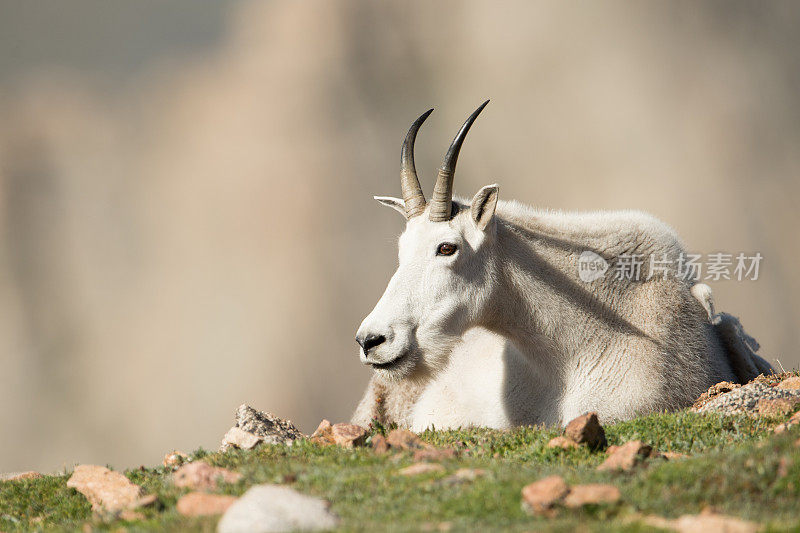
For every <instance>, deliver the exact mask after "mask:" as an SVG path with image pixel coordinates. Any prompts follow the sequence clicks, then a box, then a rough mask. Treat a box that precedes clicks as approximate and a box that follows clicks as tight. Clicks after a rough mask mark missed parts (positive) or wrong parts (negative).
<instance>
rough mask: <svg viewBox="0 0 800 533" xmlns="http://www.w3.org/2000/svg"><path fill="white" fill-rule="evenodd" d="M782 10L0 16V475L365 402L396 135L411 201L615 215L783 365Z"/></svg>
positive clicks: (214, 439)
mask: <svg viewBox="0 0 800 533" xmlns="http://www.w3.org/2000/svg"><path fill="white" fill-rule="evenodd" d="M799 30H800V4H797V3H794V2H789V1H787V2H750V1H746V2H730V1H724V2H723V1H719V2H694V1H684V2H647V3H632V2H618V3H613V2H603V3H591V2H590V3H586V2H579V3H574V2H571V3H561V2H555V1H554V2H535V3H532V2H518V3H515V2H466V3H463V2H458V3H456V2H403V3H394V4H390V3H384V2H381V3H375V2H370V1H367V0H364V1H350V2H342V1H336V2H322V1H320V2H245V1H235V2H234V1H228V2H195V1H193V0H173V1H171V2H168V3H163V2H157V1H155V0H146V1H145V0H140V1H137V2H116V1H112V2H109V1H106V0H92V1H89V0H72V1H70V2H59V1H57V0H49V1H40V2H15V1H11V0H0V434H1V435H2V438H0V471H9V470H21V469H42V470H45V471H49V470H55V469H59V468H62V467H64V466H71V465H72V464H73V463H75V462H93V463H97V464H107V463H108V464H111V465H114V466H116V467H129V466H135V465H138V464H140V463H144V464H153V463H156V462H158V461H160V460H161V458H162V457H163V455H164V453H166V452H167V451H169V450H171V449H173V448H178V449H183V450H186V451H191V450H193V449H195V448H196V447H198V446H203V447H205V448H207V449H208V448H215V447H216V446H218V444H219V440H220V438H221V437H222V435H223V434H224V433H225V431H226V430H227V429H228V428H229V427H230V426H231V425H232V423H233V415H234V411H235V409H236V407H237V406H238V405H239V404H241V403H245V402H246V403H249V404H251V405H253V406H254V407H256V408H259V409H262V410H268V411H272V412H274V413H276V414H278V415H280V416H283V417H287V418H290V419H292V420H294V421H295V422H296V423H298V424H299V425H300V427H301V429H303V430H305V431H307V432H308V431H311V430H313V429H314V427H315V426H316V424H317V422H318V421H319V420H320V419H321V418H323V417H326V418H329V419H332V420H335V421H341V420H345V419H347V418H348V417H349V415H350V413H351V411H352V409H353V408H354V406H355V404H356V402H357V400H358V399H359V397H360V395H361V392H362V390H363V387H364V385H365V384H366V382H367V379H368V377H369V373H368V371H367V370H366V369H365V368H363V367H362V366H361V365H360V363H359V361H358V358H357V351H356V344H355V342H354V341H353V337H354V334H355V330H356V328H357V327H358V325H359V323H360V321H361V319H362V318H363V317H364V316H365V315H366V314H367V313H368V312H369V311H370V310H371V308H372V306H373V305H374V303H375V302H376V301H377V300H378V298H379V297H380V295H381V293H382V291H383V289H384V287H385V284H386V282H387V280H388V279H389V277H390V275H391V273H392V272H393V269H394V266H395V261H396V259H395V254H396V249H395V246H396V245H395V242H396V236H397V235H398V234H399V232H400V231H401V230H402V228H403V220H402V217H400V216H398V215H397V213H395V212H393V211H391V210H388V209H385V208H381V207H380V206H379V205H378V204H377V203H375V202H374V201H373V200H372V195H373V194H390V195H399V194H400V186H399V154H400V143H401V141H402V138H403V136H404V134H405V132H406V130H407V128H408V126H409V125H410V124H411V122H412V121H413V120H414V119H415V118H416V117H417V116H418V115H419V114H420V113H421V112H423V111H424V110H426V109H427V108H429V107H436V112H435V113H434V115H433V116H432V117H431V119H429V121H428V123H427V124H426V125H425V128H424V129H423V130H422V132H421V133H420V136H419V138H418V141H417V146H418V149H417V168H418V169H419V171H420V174H421V177H422V181H423V186H424V188H425V190H426V193H428V192H429V191H430V190H431V188H432V183H433V177H434V175H435V169H436V167H437V166H438V165H439V163H440V161H441V157H442V156H443V154H444V151H445V150H446V148H447V146H448V145H449V142H450V140H451V139H452V136H453V135H454V133H455V131H456V130H457V129H458V127H459V126H460V124H461V122H462V121H463V120H464V118H466V116H467V115H468V114H469V113H470V112H471V111H472V110H473V109H474V108H475V107H476V106H477V105H478V104H479V103H480V102H482V101H483V100H484V99H486V98H491V99H492V103H491V104H490V106H489V107H488V108H487V109H486V111H485V112H484V113H483V115H482V116H481V117H480V120H479V121H478V123H477V124H476V127H475V128H473V130H472V132H471V133H470V136H469V138H468V140H467V142H466V144H465V147H464V150H463V152H462V155H461V158H460V160H459V176H458V179H457V182H456V191H457V193H458V194H460V195H462V196H468V197H471V195H472V194H474V192H475V191H476V190H477V189H478V188H479V187H480V186H482V185H484V184H487V183H491V182H495V181H496V182H499V183H500V184H501V197H503V198H506V199H510V198H516V199H518V200H521V201H523V202H526V203H530V204H534V205H537V206H543V207H552V208H562V209H570V210H587V209H617V208H638V209H644V210H647V211H650V212H652V213H654V214H656V215H657V216H659V217H660V218H662V219H663V220H665V221H667V222H668V223H670V224H671V225H673V226H674V227H675V228H676V229H677V230H678V231H679V232H680V233H681V235H682V236H683V237H684V239H685V241H686V244H687V247H688V248H689V249H690V250H692V251H696V252H702V253H712V252H718V251H725V252H730V253H738V252H747V253H754V252H756V251H758V252H761V253H762V254H763V256H764V260H763V262H762V264H761V271H760V278H759V280H758V281H744V282H736V281H727V282H717V283H712V285H713V289H714V291H715V294H716V297H717V304H718V307H719V308H720V309H722V310H726V311H729V312H731V313H733V314H735V315H738V316H740V317H741V319H742V321H743V323H744V324H745V326H746V327H747V329H748V331H749V332H750V333H751V334H753V335H754V336H755V337H756V338H757V339H759V341H761V343H762V350H761V353H762V354H763V355H764V356H765V357H767V359H769V360H770V361H771V362H773V363H775V360H776V359H779V360H780V361H781V363H782V364H783V366H784V367H786V368H787V369H788V368H790V367H797V366H798V365H799V364H800V353H799V352H798V344H800V343H799V342H798V341H800V328H798V319H800V305H799V304H798V301H800V277H799V276H798V275H797V274H796V271H797V265H798V261H800V239H799V238H798V236H797V232H798V227H799V226H800V209H798V202H800V105H798V104H800V102H799V101H798V98H799V96H798V95H800V53H799V52H798V51H799V50H800V31H799Z"/></svg>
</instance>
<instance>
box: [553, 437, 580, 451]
mask: <svg viewBox="0 0 800 533" xmlns="http://www.w3.org/2000/svg"><path fill="white" fill-rule="evenodd" d="M547 447H548V448H562V449H564V450H569V449H571V448H577V447H578V443H577V442H575V441H574V440H572V439H571V438H569V437H556V438H554V439H551V440H550V442H548V443H547Z"/></svg>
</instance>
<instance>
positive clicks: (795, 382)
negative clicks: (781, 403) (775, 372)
mask: <svg viewBox="0 0 800 533" xmlns="http://www.w3.org/2000/svg"><path fill="white" fill-rule="evenodd" d="M776 387H777V388H779V389H785V390H800V376H791V377H788V378H786V379H784V380H783V381H781V382H780V383H778V384H777V385H776Z"/></svg>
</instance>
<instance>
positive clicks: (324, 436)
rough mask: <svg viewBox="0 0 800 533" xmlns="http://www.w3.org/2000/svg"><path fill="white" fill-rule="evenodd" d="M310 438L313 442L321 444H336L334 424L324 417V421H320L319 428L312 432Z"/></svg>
mask: <svg viewBox="0 0 800 533" xmlns="http://www.w3.org/2000/svg"><path fill="white" fill-rule="evenodd" d="M309 438H310V440H311V442H313V443H314V444H318V445H320V446H332V445H334V444H336V442H335V441H334V440H333V425H331V423H330V421H328V420H326V419H323V420H322V422H320V423H319V425H318V426H317V429H316V430H314V433H312V434H311V437H309Z"/></svg>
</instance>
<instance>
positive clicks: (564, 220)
mask: <svg viewBox="0 0 800 533" xmlns="http://www.w3.org/2000/svg"><path fill="white" fill-rule="evenodd" d="M456 205H457V209H458V214H457V215H456V217H462V216H469V209H470V208H469V203H468V202H463V201H458V202H457V204H456ZM496 221H497V247H498V250H499V251H500V252H498V253H497V254H495V255H496V256H498V257H495V258H494V263H493V265H492V270H491V272H492V276H493V281H494V283H495V288H494V290H493V291H492V295H491V296H490V301H489V302H488V309H489V312H486V313H484V316H483V317H482V319H481V323H479V324H477V327H476V328H474V329H471V330H469V331H468V332H467V333H466V334H465V335H464V338H463V339H462V341H461V342H460V343H459V344H458V345H456V346H455V348H454V349H453V350H452V353H451V354H450V358H449V361H448V364H447V366H446V367H445V368H443V369H441V370H440V371H438V372H436V373H433V374H431V375H429V376H426V377H424V378H420V377H414V378H410V379H404V380H400V381H393V382H383V381H381V379H380V378H377V377H373V379H372V380H371V382H370V384H369V386H368V388H367V391H366V393H365V395H364V397H363V398H362V400H361V402H360V404H359V406H358V407H357V409H356V412H355V414H354V415H353V421H354V422H355V423H359V424H366V423H368V422H369V421H370V420H371V419H373V418H377V419H379V420H380V421H381V422H383V423H390V422H396V423H398V424H400V425H402V426H409V427H412V428H414V429H416V430H421V429H424V428H426V427H429V426H431V425H435V426H436V427H437V428H443V427H459V426H470V425H473V426H477V425H482V426H483V425H485V426H490V427H498V428H506V427H511V426H516V425H529V424H539V423H546V424H565V423H566V422H568V421H569V420H571V419H572V418H574V417H575V416H578V415H580V414H582V413H585V412H587V411H596V412H597V413H598V414H599V416H600V418H601V419H602V420H604V421H608V420H619V419H627V418H631V417H634V416H637V415H639V414H642V413H647V412H653V411H662V410H673V409H677V408H681V407H685V406H687V405H690V404H691V403H692V402H693V401H694V400H695V399H696V398H697V397H698V396H699V395H700V394H701V393H702V392H704V391H705V390H706V389H707V388H708V387H709V386H711V385H713V384H715V383H717V382H719V381H723V380H727V381H736V382H746V381H748V380H750V379H752V378H753V377H755V376H756V375H758V374H759V373H767V372H770V371H771V367H770V365H769V364H768V363H767V362H766V361H764V360H763V359H762V358H760V357H759V356H758V355H756V354H755V352H754V350H757V343H755V341H754V340H753V339H752V338H750V337H749V336H747V335H746V334H745V333H744V330H743V329H742V327H741V324H740V323H739V321H738V320H737V319H736V318H735V317H732V316H731V315H727V314H725V313H722V314H715V313H714V312H713V301H712V298H711V291H710V289H708V288H707V286H705V285H702V284H697V285H695V284H694V282H692V281H687V280H684V279H682V278H681V277H679V276H678V275H677V274H678V273H677V270H676V265H677V262H678V258H679V256H680V255H681V254H682V253H685V250H684V247H683V245H682V243H681V241H680V239H679V238H678V236H677V234H676V232H675V231H674V230H673V229H672V228H670V227H669V226H668V225H666V224H664V223H663V222H661V221H659V220H658V219H656V218H655V217H653V216H651V215H648V214H646V213H642V212H638V211H613V212H589V213H569V212H561V211H550V210H541V209H535V208H531V207H528V206H525V205H522V204H520V203H518V202H514V201H512V202H499V203H498V206H497V211H496ZM585 251H591V252H594V253H595V254H597V255H599V256H601V257H602V258H603V259H605V260H606V262H607V263H608V264H609V269H608V271H607V272H606V274H605V276H603V277H602V278H601V279H597V280H595V281H592V282H585V281H582V280H581V279H580V277H579V276H578V258H579V257H580V255H581V253H582V252H585ZM622 255H636V256H639V257H641V259H643V264H642V267H641V268H642V271H641V276H640V278H639V280H638V281H637V280H630V279H619V278H618V276H617V272H616V265H617V263H618V261H619V257H620V256H622ZM651 256H654V258H655V260H657V261H662V260H664V259H666V260H668V261H669V262H670V265H671V267H670V270H669V271H668V272H667V273H666V274H662V273H659V274H656V275H655V276H654V277H652V278H650V279H646V278H647V273H648V268H649V261H650V258H651ZM693 286H694V288H693Z"/></svg>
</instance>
